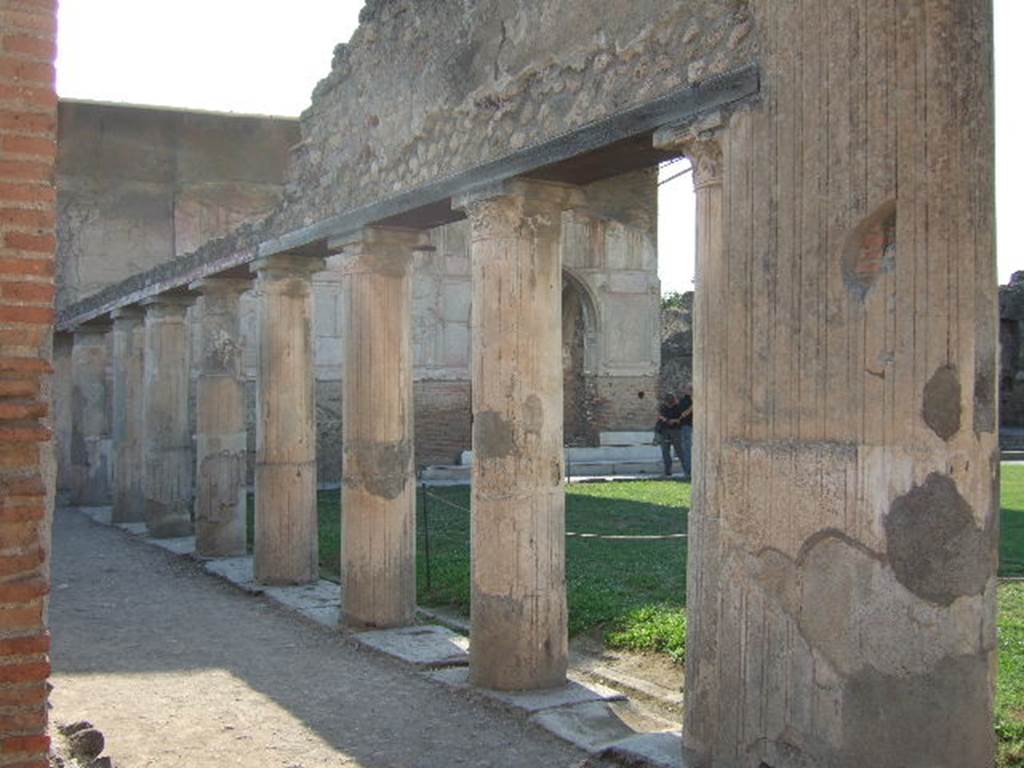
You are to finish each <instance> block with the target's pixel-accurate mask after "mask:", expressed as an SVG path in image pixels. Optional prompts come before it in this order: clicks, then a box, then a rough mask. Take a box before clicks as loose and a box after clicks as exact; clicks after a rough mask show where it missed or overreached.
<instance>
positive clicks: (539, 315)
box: [460, 182, 569, 689]
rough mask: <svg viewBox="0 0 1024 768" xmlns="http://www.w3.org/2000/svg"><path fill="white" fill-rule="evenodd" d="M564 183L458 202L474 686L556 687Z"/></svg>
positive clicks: (561, 572) (562, 656)
mask: <svg viewBox="0 0 1024 768" xmlns="http://www.w3.org/2000/svg"><path fill="white" fill-rule="evenodd" d="M568 194H569V189H568V188H566V187H563V186H561V185H553V184H544V183H539V182H513V183H510V184H507V185H505V186H503V187H502V188H501V189H499V190H496V191H495V192H494V193H492V194H488V195H479V196H475V197H467V198H466V199H464V200H462V201H460V205H461V207H463V208H465V210H466V211H467V213H468V215H469V218H470V222H471V226H472V235H471V259H472V276H473V342H472V343H473V364H472V377H473V452H474V460H473V495H472V510H473V512H472V535H471V541H472V553H473V554H472V629H471V637H472V642H471V645H470V654H471V656H470V675H471V679H472V680H473V682H474V684H476V685H480V686H484V687H488V688H497V689H531V688H549V687H553V686H557V685H561V684H563V683H564V682H565V672H566V661H567V646H568V636H567V624H566V602H565V495H564V489H563V487H562V482H563V477H564V474H565V473H564V471H563V463H564V455H563V446H562V429H563V413H562V410H563V409H562V332H561V328H562V314H561V291H562V266H561V254H560V249H559V240H560V234H561V211H562V207H563V205H564V204H565V202H566V198H567V196H568Z"/></svg>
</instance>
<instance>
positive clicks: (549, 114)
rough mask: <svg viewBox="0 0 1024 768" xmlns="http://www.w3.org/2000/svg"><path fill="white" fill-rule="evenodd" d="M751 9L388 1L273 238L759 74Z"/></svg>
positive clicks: (308, 138) (325, 110)
mask: <svg viewBox="0 0 1024 768" xmlns="http://www.w3.org/2000/svg"><path fill="white" fill-rule="evenodd" d="M746 9H747V3H746V2H745V0H692V1H691V2H686V3H680V2H677V1H676V0H637V1H636V2H630V3H608V2H605V1H604V0H478V1H476V2H466V1H465V0H431V2H418V1H414V0H377V1H376V2H369V3H367V5H366V7H365V8H364V9H363V12H362V14H361V16H360V20H361V22H362V23H361V25H360V27H359V28H358V29H357V30H356V32H355V34H354V35H353V36H352V39H351V41H350V42H349V43H348V44H347V45H339V46H338V47H337V48H336V49H335V56H334V62H333V65H332V70H331V73H330V74H329V75H328V76H327V77H326V78H324V80H323V81H321V83H320V84H319V85H318V86H317V88H316V90H315V91H314V93H313V102H312V104H311V106H310V107H309V109H308V110H306V112H305V113H304V114H303V117H302V145H301V147H300V148H299V150H298V152H297V154H296V163H295V165H294V166H293V167H292V169H291V172H290V173H289V182H288V189H287V194H286V207H285V208H284V210H283V211H282V212H281V213H280V215H279V216H278V217H277V220H276V222H275V225H274V227H275V230H276V231H278V232H284V231H288V230H290V229H295V228H297V227H301V226H303V225H307V224H311V223H313V222H314V221H317V220H319V219H322V218H324V217H325V216H327V215H330V214H333V213H338V212H341V211H345V210H348V209H351V208H354V207H357V206H359V205H362V204H366V203H369V202H372V201H374V200H377V199H379V198H381V197H384V196H387V195H390V194H394V193H397V192H400V191H404V190H409V189H414V188H416V187H418V186H420V185H422V184H424V183H426V182H429V181H433V180H436V179H438V178H443V177H445V176H447V175H449V174H452V173H455V172H457V171H460V170H465V169H468V168H472V167H474V166H476V165H479V164H481V163H484V162H485V161H488V160H494V159H497V158H500V157H502V156H504V155H505V154H507V153H508V152H510V151H512V150H516V149H521V148H524V147H527V146H529V145H531V144H534V143H538V142H539V141H541V140H544V139H548V138H551V137H553V136H556V135H559V134H562V133H563V132H565V131H568V130H571V129H573V128H576V127H579V126H581V125H584V124H586V123H589V122H592V121H594V120H596V119H599V118H602V117H605V116H608V115H611V114H614V113H616V112H618V111H620V110H623V109H626V108H629V107H632V106H635V105H638V104H642V103H644V102H646V101H649V100H650V99H653V98H655V97H658V96H661V95H664V94H666V93H669V92H671V91H673V90H675V89H677V88H679V87H682V86H685V85H687V84H691V83H693V82H696V81H699V80H701V79H703V78H706V77H708V76H710V75H713V74H719V73H722V72H725V71H728V70H730V69H733V68H737V67H739V66H742V65H746V64H748V63H749V62H750V61H751V59H752V58H753V56H754V39H753V36H751V35H750V34H749V32H750V23H749V14H748V12H747V10H746Z"/></svg>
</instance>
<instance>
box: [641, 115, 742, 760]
mask: <svg viewBox="0 0 1024 768" xmlns="http://www.w3.org/2000/svg"><path fill="white" fill-rule="evenodd" d="M721 139H722V127H721V120H720V118H719V117H718V116H717V115H712V116H709V117H707V118H705V119H704V121H703V122H701V123H698V124H695V125H687V126H685V127H683V128H680V129H672V128H668V129H663V130H662V131H659V132H658V133H657V134H656V135H655V143H656V144H657V145H658V146H660V147H661V148H663V149H675V150H679V151H682V152H683V153H685V155H686V156H687V157H688V158H689V160H690V162H691V164H692V166H693V188H694V193H695V196H696V203H697V216H696V224H697V248H696V263H695V270H694V288H695V290H694V302H693V318H694V319H693V401H694V403H695V404H696V406H697V407H696V408H695V409H694V430H693V451H692V457H693V459H692V462H693V475H692V477H693V488H692V491H693V492H692V499H691V503H690V514H689V517H688V538H689V542H690V546H689V548H688V550H687V561H686V584H687V606H688V608H689V610H688V611H687V632H686V646H687V655H686V682H687V688H686V692H687V696H688V698H689V700H690V701H693V702H698V701H699V702H700V707H698V706H692V707H688V708H687V710H686V714H685V719H686V734H687V738H686V743H687V745H688V746H689V747H690V748H692V749H696V750H698V751H699V752H701V753H702V754H706V753H707V752H708V751H709V749H708V746H707V743H708V741H709V739H708V738H707V736H706V735H705V734H706V732H707V730H708V729H713V728H714V727H715V723H714V722H710V721H709V720H708V713H710V712H716V711H717V707H718V696H719V687H718V685H717V670H718V655H717V647H718V610H717V609H716V608H715V607H713V604H714V603H715V601H717V600H718V583H719V571H720V562H719V561H720V556H721V550H720V547H719V534H720V530H721V524H720V520H719V511H720V505H721V500H720V499H716V498H714V492H715V490H716V489H717V487H718V484H717V483H716V482H715V481H714V479H713V475H714V473H715V470H716V465H715V463H714V462H709V461H707V457H708V456H709V452H710V455H715V454H717V452H718V451H720V450H721V426H720V415H721V403H722V399H721V398H720V397H719V396H718V395H719V393H720V392H721V390H722V387H723V381H722V363H723V361H724V357H725V354H726V348H725V345H724V344H721V343H719V344H717V345H712V346H711V347H710V348H709V345H708V334H709V333H712V334H714V333H715V332H720V331H721V329H722V328H723V327H726V322H727V318H726V317H725V316H724V314H723V313H724V311H725V308H724V307H723V306H722V305H721V303H715V302H710V303H709V301H708V294H709V287H710V288H714V289H718V288H720V286H721V283H722V281H723V280H724V279H725V275H726V273H725V272H724V270H723V269H722V262H723V253H722V242H723V240H722V234H723V233H722V147H721ZM691 710H692V712H693V713H694V714H691ZM697 713H699V715H698V714H697Z"/></svg>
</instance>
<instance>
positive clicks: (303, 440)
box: [252, 254, 324, 584]
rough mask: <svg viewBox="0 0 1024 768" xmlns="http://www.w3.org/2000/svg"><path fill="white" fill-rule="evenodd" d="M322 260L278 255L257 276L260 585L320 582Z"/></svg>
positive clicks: (256, 556)
mask: <svg viewBox="0 0 1024 768" xmlns="http://www.w3.org/2000/svg"><path fill="white" fill-rule="evenodd" d="M323 267H324V263H323V260H322V259H313V258H308V257H305V256H297V255H291V254H280V255H277V256H271V257H269V258H265V259H260V260H259V261H257V262H256V263H255V264H253V265H252V269H253V271H254V272H256V273H257V275H258V276H259V277H258V279H257V282H256V295H257V297H258V300H259V305H258V306H259V319H258V323H259V346H258V348H257V369H258V370H257V375H256V483H255V485H256V518H255V521H254V525H253V527H254V529H255V530H254V532H253V533H254V537H253V538H254V541H253V571H254V574H255V577H256V580H257V581H259V582H260V583H262V584H304V583H308V582H312V581H316V580H317V578H319V571H320V569H319V558H318V542H317V516H316V392H315V381H314V371H313V282H312V276H313V273H314V272H317V271H319V270H322V269H323Z"/></svg>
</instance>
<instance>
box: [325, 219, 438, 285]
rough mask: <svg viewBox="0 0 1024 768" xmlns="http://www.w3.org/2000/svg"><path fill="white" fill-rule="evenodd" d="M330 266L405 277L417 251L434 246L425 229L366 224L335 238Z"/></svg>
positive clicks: (330, 243)
mask: <svg viewBox="0 0 1024 768" xmlns="http://www.w3.org/2000/svg"><path fill="white" fill-rule="evenodd" d="M327 247H328V250H330V251H336V253H335V254H334V255H333V256H329V257H328V258H327V268H328V269H330V270H332V271H335V272H338V273H341V274H343V275H353V274H380V275H390V276H393V277H401V276H403V275H404V274H406V272H407V271H408V269H409V266H410V264H411V263H412V257H413V253H414V252H416V251H425V250H432V249H433V246H431V245H430V236H429V235H428V234H427V232H426V231H425V230H421V229H407V228H399V227H365V228H363V229H360V230H358V231H356V232H353V233H352V234H349V235H343V236H340V237H336V238H332V239H331V240H330V241H328V244H327Z"/></svg>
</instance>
